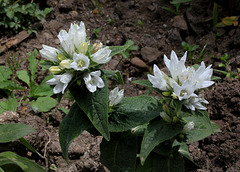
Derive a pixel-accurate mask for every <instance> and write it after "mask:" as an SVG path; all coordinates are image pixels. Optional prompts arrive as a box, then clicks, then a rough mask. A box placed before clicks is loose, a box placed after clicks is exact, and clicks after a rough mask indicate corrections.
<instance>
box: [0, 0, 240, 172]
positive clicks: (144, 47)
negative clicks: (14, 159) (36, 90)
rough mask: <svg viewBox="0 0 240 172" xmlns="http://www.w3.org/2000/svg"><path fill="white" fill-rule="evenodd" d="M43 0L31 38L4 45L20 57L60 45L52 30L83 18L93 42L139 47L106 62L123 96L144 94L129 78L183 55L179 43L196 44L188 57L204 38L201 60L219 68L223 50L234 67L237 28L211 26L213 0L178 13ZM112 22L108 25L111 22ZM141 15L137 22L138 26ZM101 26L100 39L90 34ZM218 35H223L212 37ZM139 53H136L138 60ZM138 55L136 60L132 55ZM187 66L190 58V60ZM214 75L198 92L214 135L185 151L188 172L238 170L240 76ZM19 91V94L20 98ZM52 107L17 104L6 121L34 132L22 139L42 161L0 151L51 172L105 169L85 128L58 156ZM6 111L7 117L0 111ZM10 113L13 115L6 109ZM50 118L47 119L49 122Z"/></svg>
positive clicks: (136, 5) (146, 3)
mask: <svg viewBox="0 0 240 172" xmlns="http://www.w3.org/2000/svg"><path fill="white" fill-rule="evenodd" d="M99 2H100V6H98V4H96V1H94V0H92V1H86V0H68V1H66V0H47V1H46V4H45V5H48V6H51V7H53V11H52V12H51V13H50V15H49V16H48V17H47V18H46V19H44V20H42V21H41V22H38V23H35V24H34V26H35V27H36V28H37V29H38V34H37V35H36V36H31V37H30V38H28V39H27V40H25V41H24V42H22V43H21V44H20V45H19V47H15V48H12V49H10V50H9V51H10V53H11V52H16V51H18V52H19V53H20V54H21V55H22V58H23V59H25V58H26V57H27V53H28V52H30V51H32V50H33V49H34V48H36V49H38V50H40V49H41V48H42V44H46V45H50V46H55V47H57V46H58V45H59V40H58V39H57V34H58V32H59V31H60V30H61V29H68V28H69V26H70V23H73V22H77V23H78V22H80V21H83V22H84V23H85V26H86V28H87V35H88V36H89V37H90V38H91V40H93V42H94V41H95V40H97V39H99V40H101V41H102V42H103V44H105V45H109V46H112V45H123V44H124V43H125V42H126V41H127V40H128V39H131V40H133V41H134V42H135V44H136V45H138V46H139V50H138V51H134V52H131V55H130V57H129V59H124V60H122V62H121V63H120V64H119V65H118V62H119V60H120V59H121V57H120V56H116V57H114V58H113V60H111V61H110V63H109V64H108V65H106V66H105V67H106V68H109V69H116V68H117V69H118V70H120V71H121V72H122V74H123V76H124V79H125V85H124V86H123V87H124V89H125V96H127V97H128V96H136V95H140V94H143V92H144V88H143V87H140V86H136V85H135V84H132V83H131V80H135V79H142V78H145V79H146V74H147V73H148V67H146V65H147V66H149V67H151V66H152V65H153V64H157V65H158V66H159V67H164V65H163V55H164V54H166V55H167V56H169V55H170V52H171V50H175V51H176V52H177V54H178V55H181V54H183V53H184V52H183V50H182V47H181V42H182V41H185V42H188V43H189V44H196V45H199V49H198V50H199V51H198V52H197V53H196V54H195V55H194V57H193V58H196V57H198V55H199V53H200V51H201V49H202V48H203V46H204V45H205V44H206V43H207V48H206V50H207V53H206V56H205V58H204V59H203V60H204V61H205V63H206V64H208V65H209V64H213V68H214V69H221V70H224V69H223V68H219V67H218V64H219V63H220V59H219V57H220V56H221V55H223V54H224V53H227V54H229V55H230V60H229V65H228V68H229V69H230V70H231V71H237V68H240V48H239V47H240V27H239V26H237V27H234V26H229V27H224V28H215V27H212V20H208V19H209V18H211V17H212V9H213V2H212V1H211V2H209V1H207V0H195V1H194V2H191V3H188V4H185V5H181V6H180V10H179V15H174V14H173V13H171V12H168V11H166V10H164V9H163V8H162V7H163V6H164V7H168V8H171V9H174V7H173V6H172V5H171V4H169V2H168V1H167V0H165V1H159V0H129V1H127V0H121V1H116V0H99ZM231 2H232V3H233V2H235V1H229V4H230V5H229V4H228V6H224V7H228V8H223V9H221V11H220V13H219V14H220V17H225V16H230V15H239V9H238V8H236V7H237V5H239V4H235V5H234V6H231ZM109 19H112V21H113V22H112V23H109ZM138 20H141V21H142V23H143V25H142V26H140V25H139V24H138ZM99 27H101V28H102V29H101V31H100V32H99V37H96V35H95V34H94V33H93V31H94V30H95V29H97V28H99ZM217 35H221V36H217ZM136 57H137V58H136ZM1 59H2V60H0V62H1V63H3V64H4V63H5V64H6V54H2V55H1ZM136 59H137V60H136ZM141 60H142V61H141ZM188 63H189V64H190V61H188ZM21 68H22V69H27V68H28V64H27V62H26V61H23V62H22V64H21ZM214 75H215V76H219V77H221V78H222V79H220V80H218V81H216V83H215V85H213V86H212V87H211V88H208V89H206V90H205V91H204V96H205V98H206V99H207V100H208V101H209V105H208V110H209V114H210V118H211V119H212V121H214V122H216V123H217V124H218V125H219V126H220V127H221V131H222V132H220V133H216V134H214V135H212V136H210V137H208V138H206V139H204V140H202V141H199V142H196V143H193V144H191V145H190V146H189V151H190V153H191V156H192V157H193V160H194V161H195V162H196V164H197V165H198V167H193V166H192V165H190V164H188V163H187V164H186V169H187V170H186V171H189V172H190V171H191V172H193V171H198V172H237V171H240V158H239V155H240V149H239V147H240V119H239V118H240V113H239V112H240V109H239V107H240V81H239V79H226V78H225V76H224V75H223V74H221V73H217V72H214ZM45 76H46V75H45V72H42V71H41V70H39V72H38V80H39V81H41V80H42V79H43V78H44V77H45ZM22 94H23V93H22V92H18V96H22ZM71 104H72V102H71V101H69V100H63V101H62V102H61V103H60V104H58V106H57V107H65V108H68V109H69V108H70V105H71ZM26 107H27V108H26ZM57 107H56V108H54V109H52V110H51V113H38V114H35V113H34V112H33V111H32V110H31V109H30V107H29V106H28V105H26V104H23V105H21V106H19V107H18V111H17V115H16V114H15V116H14V117H13V118H8V119H6V122H20V123H25V124H28V125H30V126H32V127H34V128H35V129H36V131H37V132H35V133H33V134H30V135H28V136H27V137H26V138H27V140H28V141H29V142H30V143H31V144H32V145H33V147H34V148H35V149H36V150H37V151H39V152H40V153H41V154H43V155H44V156H45V159H41V158H40V157H38V156H37V155H35V154H34V153H31V152H29V151H27V150H26V149H25V148H24V147H22V146H19V144H18V143H16V142H13V143H11V144H0V151H4V150H12V149H14V151H16V152H18V153H19V154H20V155H22V156H26V157H28V158H30V159H33V160H35V161H36V162H37V163H39V164H40V165H42V166H43V167H45V168H46V169H47V170H49V171H51V169H50V167H51V166H53V165H56V167H57V170H56V171H58V172H67V171H69V172H77V171H99V172H103V171H107V169H106V168H105V167H104V166H103V165H102V164H101V163H100V162H99V155H100V151H99V144H100V142H101V137H93V136H92V135H90V134H89V133H88V132H83V133H82V134H81V135H80V136H79V137H78V138H77V139H75V140H74V142H73V143H72V145H71V146H70V148H69V158H70V165H69V166H68V165H67V163H66V162H65V160H64V159H63V157H62V154H61V149H60V145H59V140H58V127H59V124H60V122H61V120H62V118H63V116H64V114H63V113H62V112H60V111H59V110H58V109H57ZM5 114H8V115H9V114H10V112H6V113H5ZM10 116H11V114H10ZM47 119H49V122H48V120H47Z"/></svg>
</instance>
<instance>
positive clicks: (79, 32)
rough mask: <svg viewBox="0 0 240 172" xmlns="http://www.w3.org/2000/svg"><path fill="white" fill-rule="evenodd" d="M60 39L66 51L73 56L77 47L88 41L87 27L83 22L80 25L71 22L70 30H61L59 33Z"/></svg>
mask: <svg viewBox="0 0 240 172" xmlns="http://www.w3.org/2000/svg"><path fill="white" fill-rule="evenodd" d="M58 39H59V40H60V43H61V46H62V48H63V49H64V51H66V52H67V53H68V55H70V56H72V55H73V53H74V52H75V49H77V50H78V49H80V47H81V46H80V45H81V43H83V42H86V29H85V25H84V23H83V22H81V23H80V25H77V24H71V26H70V29H69V31H68V32H66V31H65V30H61V31H60V32H59V34H58Z"/></svg>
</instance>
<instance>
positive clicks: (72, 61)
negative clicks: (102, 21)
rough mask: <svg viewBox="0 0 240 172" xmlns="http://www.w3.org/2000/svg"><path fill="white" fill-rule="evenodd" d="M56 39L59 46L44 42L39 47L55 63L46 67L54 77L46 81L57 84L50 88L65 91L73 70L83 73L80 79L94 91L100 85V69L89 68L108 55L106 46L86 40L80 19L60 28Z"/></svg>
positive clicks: (104, 59)
mask: <svg viewBox="0 0 240 172" xmlns="http://www.w3.org/2000/svg"><path fill="white" fill-rule="evenodd" d="M58 39H59V40H60V44H61V49H59V50H58V49H56V48H54V47H50V46H47V45H43V49H42V50H40V51H39V52H40V54H41V56H42V57H43V58H45V59H47V60H49V61H51V62H52V63H53V64H54V66H51V67H50V68H49V70H50V72H51V73H53V74H54V78H52V79H50V80H49V81H47V84H50V85H56V86H55V87H54V89H53V91H54V93H55V94H57V93H60V92H62V93H64V91H65V89H66V87H67V85H68V84H69V82H70V81H71V80H72V78H73V77H74V73H76V71H80V72H82V73H83V75H84V77H83V80H84V82H85V84H86V87H87V89H88V90H89V91H90V92H95V91H96V90H97V87H98V88H103V87H104V82H103V80H102V78H101V77H100V76H101V71H100V70H97V71H91V70H89V68H90V66H91V64H92V63H95V64H104V63H107V62H108V61H109V60H110V59H111V56H110V53H111V50H110V49H109V47H103V46H102V43H95V44H93V45H91V44H90V42H89V41H87V38H86V29H85V25H84V23H83V22H81V23H80V24H79V25H77V24H71V27H70V29H69V31H68V32H67V31H65V30H61V31H60V32H59V34H58ZM89 50H90V51H89Z"/></svg>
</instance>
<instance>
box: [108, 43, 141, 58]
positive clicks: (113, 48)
mask: <svg viewBox="0 0 240 172" xmlns="http://www.w3.org/2000/svg"><path fill="white" fill-rule="evenodd" d="M133 45H134V42H133V41H131V40H127V41H126V43H125V44H124V45H122V46H109V49H110V50H111V54H110V56H114V55H117V54H122V53H124V52H125V51H126V50H128V51H130V50H131V49H130V47H132V48H133V49H134V50H135V49H136V48H138V47H136V45H135V46H133Z"/></svg>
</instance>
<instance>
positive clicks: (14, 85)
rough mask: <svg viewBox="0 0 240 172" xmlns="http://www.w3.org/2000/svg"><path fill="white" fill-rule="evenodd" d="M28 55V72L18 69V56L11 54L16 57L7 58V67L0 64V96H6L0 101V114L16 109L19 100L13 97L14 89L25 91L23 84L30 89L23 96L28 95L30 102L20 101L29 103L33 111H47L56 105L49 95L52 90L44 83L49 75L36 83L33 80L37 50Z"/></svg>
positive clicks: (51, 93) (35, 70) (36, 64)
mask: <svg viewBox="0 0 240 172" xmlns="http://www.w3.org/2000/svg"><path fill="white" fill-rule="evenodd" d="M28 55H29V58H28V61H29V70H30V71H29V72H28V71H26V70H18V68H19V66H20V61H19V56H13V57H17V58H12V59H10V58H9V60H8V63H9V67H6V66H0V75H1V76H3V77H1V79H0V97H5V98H6V100H4V101H1V102H0V114H1V113H3V112H5V111H8V110H11V111H16V109H17V106H18V101H19V100H17V99H16V98H15V95H14V90H25V91H26V92H27V89H25V88H24V87H23V85H24V86H27V88H28V89H30V92H29V94H28V95H26V96H24V98H27V97H28V98H30V99H31V100H30V102H24V101H22V103H30V104H31V107H32V109H33V110H34V111H35V112H47V111H49V110H50V109H52V108H53V107H55V106H56V103H57V102H56V100H55V99H53V98H52V97H50V96H52V95H53V91H52V89H51V87H50V86H49V85H48V84H46V83H45V82H46V80H48V79H49V77H46V78H45V79H44V80H43V81H42V82H41V83H40V84H37V83H36V81H35V79H36V77H37V76H36V72H37V66H38V63H37V59H36V57H37V55H38V51H37V50H36V49H35V50H34V51H33V52H30V53H29V54H28ZM14 59H15V60H14ZM50 77H51V76H50ZM24 98H23V100H24Z"/></svg>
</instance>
